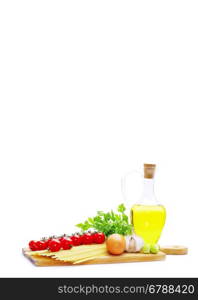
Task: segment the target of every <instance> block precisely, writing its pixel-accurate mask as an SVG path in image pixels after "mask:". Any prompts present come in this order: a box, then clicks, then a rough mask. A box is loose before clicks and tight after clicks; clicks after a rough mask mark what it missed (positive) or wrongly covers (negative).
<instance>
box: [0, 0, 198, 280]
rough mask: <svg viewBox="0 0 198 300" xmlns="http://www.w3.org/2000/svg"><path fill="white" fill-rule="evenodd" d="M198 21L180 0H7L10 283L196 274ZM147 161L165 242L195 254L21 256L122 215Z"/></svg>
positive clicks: (0, 118) (2, 46) (3, 271)
mask: <svg viewBox="0 0 198 300" xmlns="http://www.w3.org/2000/svg"><path fill="white" fill-rule="evenodd" d="M197 15H198V2H197V1H182V0H178V1H176V0H171V1H168V0H166V1H159V0H157V1H141V0H138V1H116V0H113V1H108V0H104V1H103V0H99V1H95V0H90V1H86V0H84V1H65V0H64V1H50V0H48V1H42V0H39V1H36V0H34V1H9V0H4V1H1V2H0V205H1V206H0V233H1V235H0V258H1V259H0V276H8V277H11V276H18V277H19V276H29V277H34V276H38V277H42V276H49V277H54V276H65V277H71V276H73V277H75V276H76V277H80V276H81V277H84V276H85V277H87V276H91V277H97V276H101V277H102V276H115V277H117V276H123V277H125V276H129V277H145V276H198V271H197V270H198V268H197V264H198V263H197V247H198V242H197V227H198V226H197V225H198V198H197V180H198V179H197V177H198V158H197V154H198V144H197V126H198V118H197V100H198V86H197V83H198V18H197ZM144 162H147V163H149V162H154V163H156V164H157V167H158V172H157V174H156V177H157V178H156V195H157V197H158V199H159V200H160V201H161V202H162V203H163V204H164V205H165V206H166V208H167V223H166V226H165V228H164V232H163V235H162V238H161V240H160V244H161V245H164V244H169V245H172V244H179V245H186V246H188V247H189V255H187V256H177V257H176V256H171V257H170V256H169V257H167V259H166V261H163V262H152V263H134V264H132V263H131V264H115V265H111V266H110V265H92V266H77V267H54V268H50V267H49V268H38V267H34V266H33V265H32V264H31V263H30V262H29V261H28V260H27V259H25V258H24V257H23V256H22V254H21V249H22V247H24V246H26V245H27V243H28V241H29V240H30V239H38V238H40V237H42V236H45V235H50V234H61V233H63V232H67V233H70V232H72V230H74V225H75V224H76V223H79V222H81V221H83V220H84V219H86V217H88V216H93V215H94V214H95V213H96V211H97V210H108V209H111V208H116V206H117V205H118V204H119V203H121V202H123V198H122V194H121V189H120V178H121V176H122V175H123V174H124V173H125V172H128V171H130V170H132V169H136V168H140V167H141V166H142V164H143V163H144ZM136 200H137V199H135V198H133V199H132V198H131V199H130V201H129V202H130V205H133V204H134V203H135V202H136ZM130 205H129V206H130ZM129 206H128V207H129Z"/></svg>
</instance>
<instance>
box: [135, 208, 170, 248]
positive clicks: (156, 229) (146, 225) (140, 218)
mask: <svg viewBox="0 0 198 300" xmlns="http://www.w3.org/2000/svg"><path fill="white" fill-rule="evenodd" d="M165 220H166V210H165V208H164V206H162V205H141V204H136V205H134V206H133V207H132V209H131V222H132V224H133V227H134V231H135V233H136V234H137V235H139V236H141V237H142V238H143V239H144V242H145V243H148V244H155V243H157V242H158V240H159V238H160V235H161V232H162V229H163V227H164V224H165Z"/></svg>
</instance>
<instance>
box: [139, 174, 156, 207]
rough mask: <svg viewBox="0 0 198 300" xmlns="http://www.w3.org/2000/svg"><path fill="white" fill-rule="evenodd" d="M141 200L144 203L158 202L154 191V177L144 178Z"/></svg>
mask: <svg viewBox="0 0 198 300" xmlns="http://www.w3.org/2000/svg"><path fill="white" fill-rule="evenodd" d="M141 202H143V204H148V205H149V204H156V202H157V201H156V198H155V193H154V179H153V178H151V179H150V178H149V179H148V178H144V181H143V194H142V199H141Z"/></svg>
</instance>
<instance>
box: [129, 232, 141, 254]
mask: <svg viewBox="0 0 198 300" xmlns="http://www.w3.org/2000/svg"><path fill="white" fill-rule="evenodd" d="M125 240H126V246H125V251H126V252H139V251H140V250H141V248H142V247H143V246H144V241H143V239H142V238H141V237H139V236H137V235H136V234H133V235H128V236H126V237H125Z"/></svg>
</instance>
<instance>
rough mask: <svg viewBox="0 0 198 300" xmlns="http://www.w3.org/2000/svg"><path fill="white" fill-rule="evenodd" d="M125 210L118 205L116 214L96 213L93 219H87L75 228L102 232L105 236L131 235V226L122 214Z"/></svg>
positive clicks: (122, 206)
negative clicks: (116, 234)
mask: <svg viewBox="0 0 198 300" xmlns="http://www.w3.org/2000/svg"><path fill="white" fill-rule="evenodd" d="M125 210H126V208H125V206H124V204H123V203H122V204H120V205H119V206H118V208H117V211H118V213H115V212H113V211H112V210H111V211H110V212H107V213H105V212H103V211H98V212H97V215H96V216H95V217H93V218H88V219H87V220H86V221H85V222H84V223H79V224H77V225H76V226H77V227H78V228H80V229H81V230H83V231H86V230H88V229H90V228H94V229H96V230H98V231H100V232H103V233H104V234H105V235H106V236H108V235H110V234H113V233H119V234H123V235H127V234H131V232H132V225H131V224H129V220H128V216H127V215H126V214H125V213H124V212H125Z"/></svg>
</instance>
